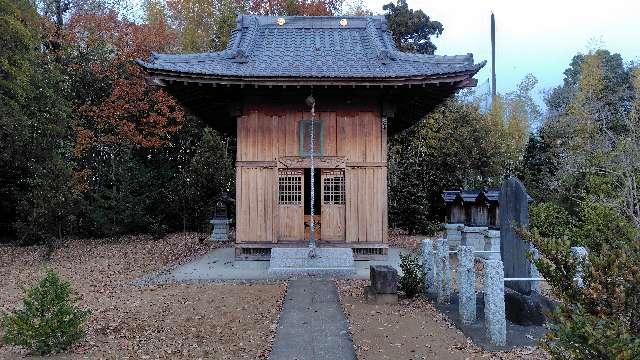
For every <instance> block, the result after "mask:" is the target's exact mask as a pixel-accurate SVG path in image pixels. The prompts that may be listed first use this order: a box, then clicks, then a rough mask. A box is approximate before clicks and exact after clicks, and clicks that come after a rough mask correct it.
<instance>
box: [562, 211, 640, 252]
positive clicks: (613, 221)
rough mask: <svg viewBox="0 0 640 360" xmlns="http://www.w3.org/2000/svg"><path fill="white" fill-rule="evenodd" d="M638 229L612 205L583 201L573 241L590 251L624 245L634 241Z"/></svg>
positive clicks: (599, 250)
mask: <svg viewBox="0 0 640 360" xmlns="http://www.w3.org/2000/svg"><path fill="white" fill-rule="evenodd" d="M637 236H638V229H637V228H636V227H635V226H633V225H632V224H631V223H630V222H629V221H628V220H627V219H625V218H624V217H623V216H621V215H620V213H618V211H616V210H615V209H614V208H613V207H611V206H609V205H606V204H600V203H592V202H585V203H583V204H582V205H581V207H580V222H579V224H578V226H577V228H576V230H575V233H574V239H575V242H576V243H578V244H581V245H583V246H586V247H587V248H589V249H590V250H591V251H595V252H601V251H602V249H603V247H604V248H607V247H624V246H626V245H628V244H631V243H633V242H634V241H636V239H637Z"/></svg>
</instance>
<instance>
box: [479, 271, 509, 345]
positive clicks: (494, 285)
mask: <svg viewBox="0 0 640 360" xmlns="http://www.w3.org/2000/svg"><path fill="white" fill-rule="evenodd" d="M484 322H485V327H486V331H487V337H488V338H489V341H490V342H491V343H492V344H493V345H496V346H504V345H506V343H507V320H506V318H505V305H504V268H503V265H502V261H500V260H485V261H484Z"/></svg>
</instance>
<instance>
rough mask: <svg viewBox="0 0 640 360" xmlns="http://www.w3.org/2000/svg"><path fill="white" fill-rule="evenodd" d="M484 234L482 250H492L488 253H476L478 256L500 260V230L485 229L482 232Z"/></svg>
mask: <svg viewBox="0 0 640 360" xmlns="http://www.w3.org/2000/svg"><path fill="white" fill-rule="evenodd" d="M482 234H483V235H484V249H483V250H484V251H493V252H490V253H478V256H479V257H481V258H483V259H491V260H501V259H500V231H499V230H485V231H483V232H482Z"/></svg>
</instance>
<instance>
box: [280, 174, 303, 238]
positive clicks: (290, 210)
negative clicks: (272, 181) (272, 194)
mask: <svg viewBox="0 0 640 360" xmlns="http://www.w3.org/2000/svg"><path fill="white" fill-rule="evenodd" d="M303 189H304V174H303V172H302V169H286V170H283V169H281V170H280V171H279V172H278V215H279V216H278V240H284V241H300V240H302V239H303V238H304V220H303V219H304V206H303V205H304V204H303V201H304V199H303V196H302V194H303V192H302V190H303Z"/></svg>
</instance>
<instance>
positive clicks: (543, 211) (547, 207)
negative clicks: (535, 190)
mask: <svg viewBox="0 0 640 360" xmlns="http://www.w3.org/2000/svg"><path fill="white" fill-rule="evenodd" d="M572 222H573V218H572V217H571V216H570V215H569V213H568V212H567V211H566V210H565V209H564V208H562V207H561V206H559V205H557V204H555V203H542V202H539V203H534V204H532V205H530V206H529V225H530V227H531V229H532V230H535V231H537V232H538V234H540V236H543V237H546V238H556V239H563V238H565V237H567V236H569V235H570V234H571V233H572V232H573V223H572Z"/></svg>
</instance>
